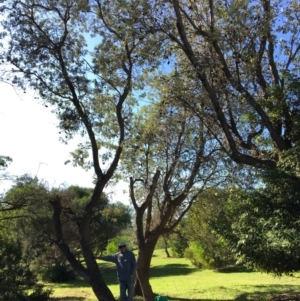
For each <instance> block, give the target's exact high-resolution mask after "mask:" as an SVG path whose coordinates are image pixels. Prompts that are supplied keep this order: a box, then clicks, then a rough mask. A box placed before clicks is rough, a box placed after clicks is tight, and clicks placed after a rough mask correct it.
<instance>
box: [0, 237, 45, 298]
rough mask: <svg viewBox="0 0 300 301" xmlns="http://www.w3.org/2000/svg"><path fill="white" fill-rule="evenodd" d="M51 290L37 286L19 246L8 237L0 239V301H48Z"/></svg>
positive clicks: (34, 276) (35, 278)
mask: <svg viewBox="0 0 300 301" xmlns="http://www.w3.org/2000/svg"><path fill="white" fill-rule="evenodd" d="M50 294H51V290H45V289H44V288H43V286H41V285H39V284H37V277H36V275H35V274H33V273H32V272H31V270H30V268H29V264H28V262H26V260H25V258H24V257H23V256H22V250H21V246H20V244H18V243H15V242H13V241H12V240H10V239H9V238H8V237H4V236H1V237H0V296H1V301H22V300H24V301H25V300H26V301H29V300H30V301H48V300H50Z"/></svg>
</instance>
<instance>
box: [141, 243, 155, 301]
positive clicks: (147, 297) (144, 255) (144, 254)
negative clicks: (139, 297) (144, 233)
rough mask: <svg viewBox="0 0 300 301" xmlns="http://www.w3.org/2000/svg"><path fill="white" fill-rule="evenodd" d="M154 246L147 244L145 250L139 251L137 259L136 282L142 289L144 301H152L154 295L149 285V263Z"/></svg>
mask: <svg viewBox="0 0 300 301" xmlns="http://www.w3.org/2000/svg"><path fill="white" fill-rule="evenodd" d="M154 247H155V244H154V245H153V246H149V245H148V244H147V243H146V245H145V248H143V249H141V250H139V254H138V258H137V276H138V280H139V281H138V282H139V284H140V287H141V289H142V294H143V296H144V301H153V299H154V294H153V291H152V287H151V285H150V281H149V278H150V263H151V259H152V255H153V251H154Z"/></svg>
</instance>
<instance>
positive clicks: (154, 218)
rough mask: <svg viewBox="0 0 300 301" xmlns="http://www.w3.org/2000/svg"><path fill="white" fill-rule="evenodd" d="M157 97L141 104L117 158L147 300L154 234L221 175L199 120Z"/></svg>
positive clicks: (164, 229) (221, 166) (217, 156)
mask: <svg viewBox="0 0 300 301" xmlns="http://www.w3.org/2000/svg"><path fill="white" fill-rule="evenodd" d="M166 98H167V99H168V96H167V95H166ZM163 100H164V98H162V99H161V102H158V103H157V104H154V105H150V106H145V107H143V108H142V113H141V114H140V115H138V116H137V118H136V119H135V120H134V123H133V129H134V130H132V131H131V135H130V138H131V139H129V140H128V141H127V142H126V143H128V144H129V146H128V147H126V149H125V151H124V153H123V157H122V167H123V169H122V172H123V174H124V173H125V172H127V173H128V174H129V175H131V177H130V198H131V201H132V204H133V207H134V209H135V214H136V218H135V222H136V227H137V242H138V258H137V266H138V268H137V276H138V282H137V284H136V290H137V291H136V292H137V293H138V288H139V285H140V287H141V291H142V293H143V296H144V298H145V300H147V301H150V300H153V291H152V288H151V286H150V283H149V271H150V263H151V258H152V255H153V251H154V249H155V246H156V243H157V241H158V239H159V238H160V237H161V235H164V234H168V233H170V232H171V231H172V230H173V229H174V228H175V227H176V226H177V225H178V223H179V222H180V220H181V219H182V218H183V217H184V216H185V214H186V213H187V212H188V210H189V209H190V208H191V206H192V204H193V202H194V200H195V198H196V197H197V196H198V195H199V193H200V192H201V191H203V190H204V189H205V188H206V187H208V186H210V185H217V184H218V183H219V182H222V180H223V179H224V178H223V177H224V176H225V173H223V172H224V162H223V161H222V157H221V154H220V153H219V151H218V149H216V148H215V147H214V144H215V141H214V137H212V136H211V135H210V134H209V131H208V130H207V128H206V127H205V126H204V125H203V123H201V121H200V119H198V118H196V117H195V116H193V114H190V113H189V112H188V111H187V110H185V109H183V108H181V107H180V106H179V107H178V106H176V105H174V104H173V103H172V104H166V101H163ZM158 120H159V122H158Z"/></svg>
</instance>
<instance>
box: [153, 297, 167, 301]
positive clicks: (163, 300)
mask: <svg viewBox="0 0 300 301" xmlns="http://www.w3.org/2000/svg"><path fill="white" fill-rule="evenodd" d="M154 301H168V297H166V296H156V297H155V298H154Z"/></svg>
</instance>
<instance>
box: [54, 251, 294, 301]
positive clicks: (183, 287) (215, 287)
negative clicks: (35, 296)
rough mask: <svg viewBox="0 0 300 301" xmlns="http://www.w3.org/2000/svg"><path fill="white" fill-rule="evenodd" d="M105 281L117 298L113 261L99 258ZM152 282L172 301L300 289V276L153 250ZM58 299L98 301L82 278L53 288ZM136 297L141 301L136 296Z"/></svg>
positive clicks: (239, 299) (259, 296)
mask: <svg viewBox="0 0 300 301" xmlns="http://www.w3.org/2000/svg"><path fill="white" fill-rule="evenodd" d="M99 265H100V267H101V270H102V272H103V276H104V278H105V281H106V283H107V284H108V286H109V288H110V289H111V291H112V293H113V294H114V296H115V297H116V298H118V297H119V286H118V282H117V279H116V269H115V265H114V264H110V263H107V262H101V261H99ZM150 283H151V286H152V289H153V291H154V293H155V294H158V295H164V296H168V297H169V300H171V301H184V300H191V299H192V300H199V301H200V300H201V301H213V300H235V301H244V300H267V299H268V298H270V296H271V295H276V294H281V293H297V292H299V288H300V287H299V285H300V277H299V278H298V277H286V276H285V277H281V278H277V277H273V276H272V275H268V274H264V273H260V272H249V271H240V272H237V271H236V272H217V271H211V270H200V269H197V268H195V267H193V266H192V265H191V263H190V262H189V261H188V260H186V259H183V258H167V257H166V255H165V253H164V252H163V251H162V250H157V251H156V252H155V253H154V257H153V258H152V264H151V279H150ZM53 289H54V292H53V298H54V300H55V301H83V300H84V301H96V300H97V299H96V298H95V297H94V295H93V292H92V290H91V288H90V287H89V286H88V285H87V284H86V283H85V282H84V281H81V280H78V281H76V282H72V283H68V284H60V285H55V286H54V287H53ZM137 300H140V299H138V298H137Z"/></svg>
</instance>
